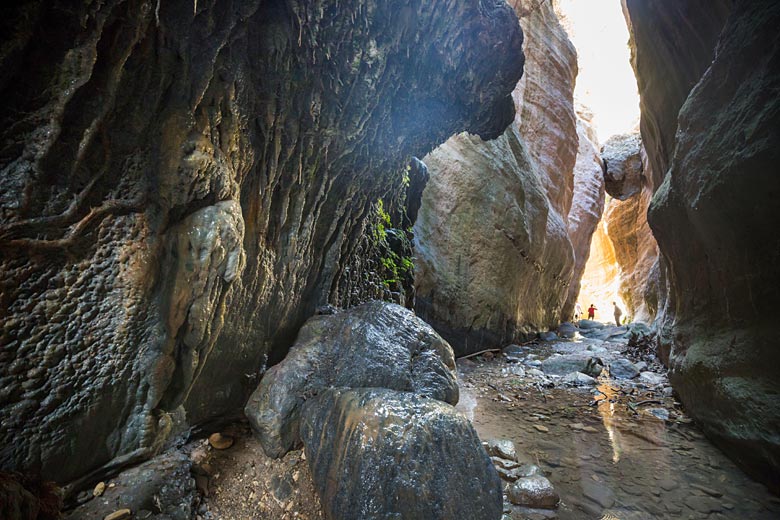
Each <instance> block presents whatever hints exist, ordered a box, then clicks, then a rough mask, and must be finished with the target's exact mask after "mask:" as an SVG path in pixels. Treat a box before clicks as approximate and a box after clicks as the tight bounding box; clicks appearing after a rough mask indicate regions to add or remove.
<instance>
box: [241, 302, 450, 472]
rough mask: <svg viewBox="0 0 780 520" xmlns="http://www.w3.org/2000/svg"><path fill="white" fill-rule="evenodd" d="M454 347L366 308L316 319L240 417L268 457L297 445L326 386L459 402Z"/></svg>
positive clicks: (380, 306) (383, 310)
mask: <svg viewBox="0 0 780 520" xmlns="http://www.w3.org/2000/svg"><path fill="white" fill-rule="evenodd" d="M455 378H456V374H455V360H454V357H453V353H452V349H451V348H450V346H449V345H448V344H447V342H446V341H444V340H443V339H442V338H441V336H439V335H438V334H437V333H436V332H435V331H434V330H433V329H432V328H431V327H430V326H429V325H428V324H426V323H425V322H423V321H422V320H420V319H419V318H417V317H416V316H415V315H414V314H413V313H412V312H411V311H409V310H407V309H405V308H403V307H401V306H399V305H395V304H391V303H386V302H380V301H375V302H370V303H366V304H363V305H360V306H358V307H354V308H352V309H349V310H345V311H341V312H337V313H335V314H329V315H320V316H315V317H313V318H311V319H309V321H307V322H306V324H305V325H304V326H303V327H302V328H301V330H300V332H299V333H298V338H297V339H296V342H295V344H294V345H293V346H292V348H291V349H290V352H289V353H288V355H287V357H286V358H285V359H284V361H282V362H281V363H280V364H278V365H275V366H274V367H272V368H271V369H269V370H268V372H267V373H266V374H265V376H264V377H263V380H262V381H261V383H260V386H258V388H257V390H255V392H254V393H253V394H252V396H251V398H250V399H249V402H248V403H247V405H246V409H245V412H246V415H247V417H248V418H249V421H250V423H251V424H252V426H253V428H254V429H255V430H256V431H257V432H258V434H259V435H260V441H261V443H262V444H263V446H264V447H265V449H266V453H267V454H268V455H269V456H271V457H280V456H282V455H284V453H286V452H287V451H289V450H290V449H292V448H294V447H296V446H298V445H299V443H300V437H299V423H300V420H301V408H302V406H303V403H304V401H306V400H307V399H311V398H313V397H315V396H317V395H318V394H320V393H321V392H323V391H325V390H326V389H328V388H332V387H337V388H361V387H376V388H388V389H393V390H403V391H407V392H414V393H416V394H418V395H421V396H426V397H430V398H432V399H438V400H441V401H444V402H447V403H450V404H455V403H457V402H458V385H457V382H456V380H455Z"/></svg>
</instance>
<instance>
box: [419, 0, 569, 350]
mask: <svg viewBox="0 0 780 520" xmlns="http://www.w3.org/2000/svg"><path fill="white" fill-rule="evenodd" d="M514 5H515V9H516V10H517V13H518V15H519V16H520V18H521V20H520V22H521V26H522V27H523V31H524V32H525V33H527V34H529V35H531V34H532V35H534V37H533V38H530V37H529V38H527V39H526V44H525V49H524V50H525V55H526V69H525V74H524V79H523V80H521V81H520V82H519V83H518V85H517V88H516V89H515V91H514V94H513V95H514V99H515V104H516V106H517V117H516V119H515V123H514V124H513V125H512V126H511V127H510V128H509V129H507V130H506V132H505V133H504V135H502V136H501V137H500V138H499V139H497V140H495V141H492V142H488V143H485V142H483V141H481V140H480V139H478V138H477V137H475V136H468V135H459V136H456V137H453V138H451V139H450V140H449V141H448V142H447V143H446V144H444V145H442V146H441V147H439V148H438V149H436V150H435V151H434V152H432V153H431V154H429V155H428V156H427V157H426V158H425V159H424V161H425V162H426V164H427V165H428V167H429V170H430V181H429V183H428V186H427V188H426V190H425V192H424V193H423V203H422V207H421V209H420V214H419V218H418V221H417V224H416V225H415V253H416V256H417V261H416V265H417V270H416V273H415V287H416V298H417V299H416V305H415V309H416V310H417V312H418V313H419V314H420V315H421V316H422V317H423V318H424V319H425V320H426V321H428V322H429V323H431V324H432V325H433V326H434V327H435V328H436V329H437V330H438V331H439V332H440V333H441V334H442V335H443V336H444V337H445V338H446V339H447V340H448V341H449V342H450V344H451V345H452V346H453V348H454V349H455V352H456V354H460V355H462V354H466V353H468V352H474V351H476V350H478V349H480V348H483V347H486V346H495V345H500V344H505V343H507V342H511V341H515V340H518V339H520V338H523V337H525V336H526V335H527V334H528V333H531V332H535V331H537V330H540V329H546V328H547V327H551V326H555V325H557V323H558V321H559V320H560V318H561V314H562V308H563V304H564V301H565V299H566V294H567V291H568V285H569V282H570V280H571V273H572V269H573V265H574V258H573V252H572V246H571V243H570V241H569V238H568V230H567V225H566V220H565V219H566V216H567V215H568V212H569V208H570V207H571V204H572V193H573V182H574V181H573V169H574V163H575V159H576V154H577V146H576V145H577V130H576V126H575V113H574V106H573V91H574V78H575V77H576V73H577V64H576V53H575V50H574V47H573V46H572V44H571V42H570V41H569V40H568V37H567V36H566V33H565V31H564V29H563V28H562V27H561V25H560V23H559V22H558V19H557V17H556V15H555V12H554V10H553V8H552V5H551V3H549V2H543V3H541V4H540V3H538V2H524V1H518V2H515V3H514ZM518 58H519V57H518Z"/></svg>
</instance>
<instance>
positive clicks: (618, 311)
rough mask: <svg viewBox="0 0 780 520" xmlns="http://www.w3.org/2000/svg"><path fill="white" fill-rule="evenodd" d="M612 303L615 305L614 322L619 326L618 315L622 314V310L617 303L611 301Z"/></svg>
mask: <svg viewBox="0 0 780 520" xmlns="http://www.w3.org/2000/svg"><path fill="white" fill-rule="evenodd" d="M612 305H614V306H615V324H616V325H617V326H618V327H620V317H621V316H623V311H621V310H620V307H618V305H617V303H615V302H612Z"/></svg>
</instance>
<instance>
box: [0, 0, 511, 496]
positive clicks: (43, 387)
mask: <svg viewBox="0 0 780 520" xmlns="http://www.w3.org/2000/svg"><path fill="white" fill-rule="evenodd" d="M17 4H18V5H15V6H14V7H13V8H10V9H5V10H4V12H3V15H4V20H3V24H4V25H3V27H5V28H6V29H7V30H4V31H3V32H2V36H1V37H0V38H1V39H0V49H2V52H0V70H2V74H0V78H1V79H0V96H1V97H2V98H3V103H2V106H1V107H0V122H2V124H1V125H0V135H1V136H2V139H0V142H1V143H2V145H0V250H1V251H2V254H0V317H1V318H0V320H1V322H0V467H2V468H17V469H24V470H32V471H40V472H42V473H43V474H44V475H45V476H46V477H47V478H53V479H56V480H58V481H60V482H63V481H70V480H72V479H75V478H77V477H79V476H81V475H84V474H86V473H88V472H90V471H92V470H97V469H98V468H101V467H104V468H105V469H106V470H109V469H110V468H111V466H106V465H107V464H109V463H111V464H112V465H114V466H116V465H119V464H123V463H127V462H131V461H134V460H138V459H139V458H143V457H147V456H149V455H151V454H152V453H154V452H155V451H157V450H158V449H159V448H160V447H161V446H163V445H164V444H165V443H166V441H167V440H168V439H169V438H171V436H172V435H174V434H176V433H177V432H179V431H181V430H182V429H184V428H186V427H187V426H188V425H192V424H198V423H203V422H205V421H208V420H211V419H214V418H217V417H224V416H226V415H230V414H231V413H235V414H236V415H238V414H240V410H241V407H242V406H243V404H244V402H245V400H246V397H247V395H248V393H249V392H250V391H251V390H252V389H253V388H254V387H255V386H256V385H257V378H258V377H259V375H260V374H261V373H262V370H263V368H264V366H265V363H266V361H267V360H268V358H269V356H270V358H271V360H274V359H279V358H281V357H282V356H283V355H284V352H285V350H286V348H287V347H288V346H289V344H290V343H291V339H292V336H293V334H294V333H295V331H296V330H297V329H298V328H299V327H300V325H301V324H302V322H303V321H304V320H305V318H306V317H308V316H310V315H311V314H313V312H314V309H315V308H316V307H318V306H321V305H323V304H325V303H328V302H329V301H330V302H331V303H336V304H338V303H341V302H343V301H346V300H347V299H348V298H349V297H350V295H345V294H340V292H339V291H338V289H337V288H338V287H341V286H342V285H343V284H339V283H338V282H339V280H340V278H341V277H342V276H344V275H345V270H346V268H347V266H348V265H353V263H352V262H351V261H350V258H351V257H352V256H353V253H354V252H355V250H356V248H357V245H358V244H359V243H360V242H361V237H363V236H364V235H365V233H366V232H368V233H370V232H371V231H372V230H371V229H367V226H368V219H367V217H368V216H369V215H370V214H371V212H372V208H373V207H374V206H375V204H376V203H377V200H378V199H380V198H383V199H384V200H385V202H388V203H389V202H390V201H392V200H396V198H397V194H398V193H399V192H401V191H402V186H403V183H404V179H403V175H402V173H403V170H404V168H405V167H406V165H408V164H409V162H410V159H411V157H412V156H413V155H419V156H422V155H424V154H426V153H427V152H428V151H430V150H431V149H432V148H433V147H434V146H436V145H437V144H439V143H441V142H443V141H444V140H445V139H446V138H447V137H449V136H450V135H452V134H454V133H457V132H460V131H463V130H467V131H469V132H472V133H475V134H479V135H481V136H483V137H485V138H492V137H497V136H498V135H500V134H501V132H503V130H504V129H505V128H506V126H507V125H508V124H509V123H510V122H511V121H512V120H513V105H512V100H511V97H510V93H511V91H512V88H514V86H515V84H516V83H517V81H518V79H519V77H520V75H521V73H522V60H519V59H518V56H520V54H521V52H522V51H521V45H522V34H521V31H520V29H519V27H518V24H517V18H516V15H515V14H514V13H513V12H512V10H511V8H509V7H508V6H506V5H503V4H501V3H496V2H462V1H458V0H445V1H442V2H436V3H430V2H422V1H412V2H410V3H408V5H403V6H399V5H398V4H397V3H396V2H391V1H384V0H382V1H380V0H347V1H340V2H335V1H316V2H300V1H298V0H280V1H275V2H271V1H266V0H249V1H243V2H228V1H224V2H222V1H220V2H217V1H214V0H211V1H209V0H201V1H199V2H191V1H183V0H169V1H164V2H156V3H155V2H149V1H145V0H129V1H124V2H120V1H116V0H108V1H105V2H77V3H75V4H74V3H73V2H65V1H46V2H44V1H32V2H24V3H17ZM10 28H12V29H10ZM392 209H393V208H388V210H392ZM347 285H349V284H347ZM353 289H354V288H352V289H350V291H352V290H353Z"/></svg>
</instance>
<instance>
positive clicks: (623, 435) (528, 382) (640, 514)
mask: <svg viewBox="0 0 780 520" xmlns="http://www.w3.org/2000/svg"><path fill="white" fill-rule="evenodd" d="M632 328H633V326H629V327H628V328H623V327H621V328H618V327H614V326H610V325H601V326H600V327H596V326H592V327H591V328H590V329H589V330H591V331H599V330H600V331H607V332H609V331H611V333H610V334H604V335H605V336H606V337H607V339H601V338H588V337H586V336H584V335H579V336H578V337H577V338H576V339H575V340H573V341H565V340H558V341H555V342H539V343H536V344H529V345H525V346H523V347H522V348H523V349H524V352H525V353H524V354H522V355H519V357H521V358H522V361H521V362H520V363H521V364H523V365H524V366H525V367H526V368H527V370H526V371H525V375H524V376H523V377H519V376H516V375H513V374H512V373H510V372H508V371H506V370H505V369H506V368H507V366H508V365H512V364H517V363H516V362H515V363H508V362H507V361H506V360H505V358H503V357H498V358H494V359H491V360H482V359H481V358H480V357H477V358H472V359H469V360H462V361H459V363H458V365H459V370H460V373H461V374H460V375H461V378H460V382H461V385H462V387H461V402H460V403H459V405H458V407H457V408H458V409H459V410H461V412H462V413H464V414H466V415H467V416H468V417H470V418H471V419H472V422H473V423H474V425H475V428H476V429H477V432H478V433H479V435H480V436H481V437H482V438H485V439H495V438H499V439H503V440H511V441H512V442H513V443H514V445H515V447H516V452H517V459H518V461H519V462H516V463H515V464H525V465H526V467H530V466H533V465H538V467H539V468H540V473H539V474H541V475H542V476H543V477H545V478H546V479H547V480H549V482H550V483H551V484H552V486H553V487H554V489H555V492H556V493H557V494H558V495H559V497H560V503H559V506H558V508H557V509H556V510H555V511H547V512H546V511H545V510H541V509H529V508H522V507H520V506H516V505H513V504H511V502H509V500H508V499H507V501H506V503H505V507H504V518H505V519H509V518H519V519H529V518H539V519H541V518H549V517H551V515H554V516H555V517H557V518H560V519H562V520H581V519H583V518H620V519H628V520H644V519H650V518H711V519H716V518H717V519H723V520H725V519H730V518H751V519H753V518H755V519H758V520H770V519H773V518H777V517H778V515H780V501H779V500H778V499H777V498H775V497H773V496H772V495H770V494H769V493H768V492H767V490H766V488H765V487H764V486H762V485H761V484H758V483H756V482H755V481H753V480H751V479H750V478H749V477H748V476H746V475H745V474H744V473H743V472H742V471H741V470H740V469H738V468H737V467H736V466H735V465H734V464H733V463H732V462H731V461H730V460H729V459H728V458H727V457H726V456H725V455H724V454H723V453H722V452H721V451H719V450H718V449H717V448H715V447H714V446H713V445H712V444H711V443H710V442H709V441H707V440H706V438H705V437H704V436H703V435H702V433H701V430H699V429H698V428H697V427H696V426H695V425H694V423H693V422H692V421H691V419H690V418H689V417H688V416H687V414H686V413H685V412H684V411H683V409H682V408H681V406H680V404H679V403H678V402H677V401H676V400H675V399H674V397H672V396H671V394H668V393H667V392H665V389H666V388H669V386H668V379H667V377H666V374H665V370H664V369H663V367H662V366H661V364H660V363H659V362H658V360H657V358H656V357H655V355H654V354H653V351H652V349H650V348H646V349H642V348H639V347H638V346H633V347H632V346H629V343H628V342H629V338H630V337H631V332H630V329H632ZM621 329H622V331H621ZM583 331H584V329H583ZM589 347H594V348H599V349H602V350H604V351H605V354H604V361H605V363H607V364H609V363H611V362H612V361H614V360H616V359H621V358H627V359H629V360H631V361H632V362H634V363H635V364H639V363H646V364H647V365H648V367H649V370H645V372H647V373H649V374H653V375H654V376H656V377H657V378H658V379H660V380H662V381H663V383H662V384H661V385H660V386H657V385H646V384H644V383H642V382H640V381H638V379H634V380H616V379H611V378H609V377H608V375H607V373H606V372H605V373H604V374H603V375H602V376H601V377H599V378H597V385H596V386H595V388H594V387H585V388H568V387H566V386H565V385H564V384H563V382H562V379H563V378H562V377H556V376H549V375H544V374H539V373H535V372H533V369H532V368H530V367H531V365H529V363H530V361H533V360H536V359H542V360H544V359H545V358H546V357H548V356H550V355H551V354H553V353H562V354H571V353H573V352H581V351H582V350H586V349H588V348H589ZM516 353H517V351H516ZM518 354H519V353H518ZM661 411H662V412H665V414H666V418H665V419H659V417H657V416H656V414H659V415H661V413H660V412H661ZM653 412H655V413H653ZM497 467H498V465H497ZM511 471H516V470H515V469H505V470H500V471H499V473H501V474H502V478H503V479H504V480H505V481H506V482H507V484H509V483H510V482H511V480H510V479H509V478H507V477H506V476H508V475H509V472H511ZM504 475H506V476H504ZM518 478H520V477H518Z"/></svg>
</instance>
